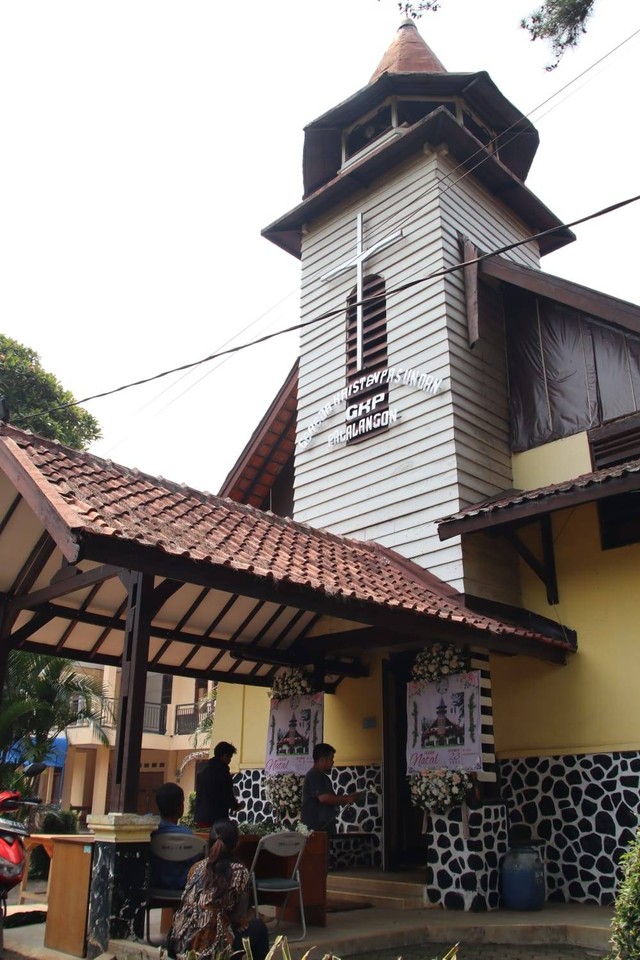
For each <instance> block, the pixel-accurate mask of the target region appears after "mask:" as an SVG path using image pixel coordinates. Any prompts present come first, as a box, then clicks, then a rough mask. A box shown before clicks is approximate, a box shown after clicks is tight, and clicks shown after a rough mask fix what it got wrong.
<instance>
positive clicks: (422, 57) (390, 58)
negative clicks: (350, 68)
mask: <svg viewBox="0 0 640 960" xmlns="http://www.w3.org/2000/svg"><path fill="white" fill-rule="evenodd" d="M446 72H447V71H446V69H445V67H444V66H443V65H442V63H441V62H440V60H438V58H437V57H436V55H435V53H434V52H433V51H432V50H430V49H429V47H428V46H427V44H426V43H425V42H424V40H423V39H422V37H421V36H420V34H419V32H418V28H417V27H416V25H415V23H414V22H413V20H405V21H404V22H403V23H401V24H400V26H399V28H398V32H397V34H396V35H395V37H394V39H393V41H392V43H391V46H390V47H389V49H388V50H387V52H386V53H385V55H384V57H383V58H382V60H381V61H380V63H379V64H378V66H377V67H376V69H375V71H374V73H373V76H372V77H371V79H370V80H369V83H373V82H374V80H377V79H378V77H381V76H382V74H383V73H446Z"/></svg>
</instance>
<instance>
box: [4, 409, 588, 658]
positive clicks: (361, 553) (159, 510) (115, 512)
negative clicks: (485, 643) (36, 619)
mask: <svg viewBox="0 0 640 960" xmlns="http://www.w3.org/2000/svg"><path fill="white" fill-rule="evenodd" d="M0 469H4V470H5V472H8V473H9V475H10V476H12V477H13V478H14V484H15V485H16V486H17V487H18V489H19V490H20V492H22V493H23V496H27V498H28V499H29V501H30V503H31V506H32V508H33V507H34V501H46V502H47V504H49V506H50V507H51V508H53V511H55V515H56V516H57V518H58V520H60V521H61V522H62V523H61V525H60V524H58V526H57V529H58V533H59V531H60V529H65V530H67V531H68V532H69V533H70V537H67V542H68V543H69V542H70V543H72V544H75V545H76V546H77V557H79V558H81V557H86V558H87V559H91V558H92V554H91V541H92V538H94V537H98V538H100V539H101V540H102V538H104V537H108V538H110V540H111V541H112V542H113V543H114V544H121V545H122V547H123V559H122V561H121V562H122V563H123V565H124V564H126V563H127V560H129V561H130V559H131V556H132V555H133V554H132V552H131V550H129V551H128V552H127V549H126V548H127V547H130V546H131V545H134V546H135V547H138V548H143V549H144V548H146V549H148V550H149V551H154V552H155V554H156V556H157V557H158V558H159V561H158V562H159V563H161V557H162V556H163V555H165V556H169V557H175V558H181V559H183V560H188V561H190V562H193V563H194V564H205V565H207V566H209V567H211V568H217V569H226V570H232V571H238V572H244V573H251V574H253V575H255V576H257V577H259V578H267V579H268V580H270V581H272V582H273V583H274V589H275V588H276V587H277V586H278V585H280V584H292V585H297V586H299V587H307V588H311V589H312V590H313V591H315V592H316V593H317V594H318V595H320V596H324V597H327V598H340V599H341V600H343V601H345V607H344V617H345V619H349V618H351V619H353V620H359V621H360V622H371V623H374V622H375V609H378V610H385V611H387V612H390V611H396V612H398V613H399V614H403V615H404V616H405V617H406V616H407V614H410V615H411V616H412V617H417V618H418V619H420V620H421V619H422V618H423V617H425V616H426V617H428V618H435V619H436V620H439V621H449V622H451V623H457V624H460V625H463V626H465V627H468V628H471V629H472V630H473V631H474V632H477V633H478V642H479V643H482V635H483V634H484V635H486V634H493V635H495V636H502V637H512V638H513V639H514V641H515V640H517V639H518V638H522V639H527V640H533V641H536V642H538V643H540V644H543V645H547V644H549V645H552V646H556V647H559V648H561V649H563V650H570V649H572V646H571V644H570V643H569V642H568V641H564V640H557V639H552V638H550V637H549V636H546V635H544V634H542V633H538V632H536V631H534V630H529V629H525V628H522V627H519V626H514V625H511V624H509V623H505V622H502V621H500V620H497V619H494V618H492V617H487V616H483V615H480V614H477V613H474V612H473V611H471V610H470V609H469V608H467V607H465V606H464V603H463V598H462V596H461V594H459V593H458V592H457V591H455V590H454V589H453V588H452V587H451V586H449V585H448V584H446V583H444V582H443V581H441V580H439V579H438V578H436V577H434V576H433V575H431V574H429V573H428V572H426V571H424V570H423V569H422V568H421V567H419V566H417V565H416V564H414V563H412V562H410V561H408V560H406V559H404V558H402V557H401V556H399V555H398V554H396V553H395V552H393V551H391V550H389V549H387V548H385V547H382V546H380V545H378V544H376V543H372V542H363V541H357V540H350V539H347V538H346V537H341V536H337V535H335V534H332V533H327V532H326V531H324V530H319V529H315V528H313V527H311V526H308V525H306V524H303V523H299V522H296V521H293V520H289V519H284V518H281V517H278V516H275V515H273V514H270V513H263V512H261V511H260V510H257V509H255V508H254V507H250V506H247V505H245V504H238V503H235V502H233V501H231V500H223V499H221V498H219V497H216V496H213V495H211V494H207V493H202V492H200V491H198V490H194V489H192V488H190V487H188V486H180V485H178V484H175V483H172V482H170V481H168V480H164V479H162V478H159V477H152V476H149V475H147V474H145V473H141V472H140V471H138V470H135V469H129V468H127V467H123V466H120V465H118V464H115V463H112V462H111V461H108V460H103V459H101V458H99V457H96V456H93V455H92V454H90V453H86V452H79V451H76V450H71V449H69V448H67V447H64V446H62V445H60V444H58V443H56V442H55V441H51V440H45V439H42V438H40V437H37V436H33V435H31V434H28V433H23V432H22V431H20V430H17V429H16V428H13V427H10V426H7V425H3V426H2V428H1V429H0ZM52 522H53V521H52ZM52 535H53V536H55V532H54V533H53V534H52ZM71 553H72V550H71V549H70V548H69V547H68V546H67V550H66V555H67V559H70V560H72V561H73V560H74V559H76V557H74V556H71V555H70V554H71ZM124 558H127V559H124ZM159 572H160V571H159ZM350 601H354V602H355V607H351V605H350ZM363 609H364V615H363ZM468 642H471V641H468Z"/></svg>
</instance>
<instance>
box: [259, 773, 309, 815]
mask: <svg viewBox="0 0 640 960" xmlns="http://www.w3.org/2000/svg"><path fill="white" fill-rule="evenodd" d="M303 782H304V777H303V776H301V775H300V774H298V773H278V774H276V775H275V776H271V777H265V778H264V791H265V793H266V795H267V800H268V801H269V803H270V804H271V806H272V807H273V809H274V811H275V814H276V817H277V818H278V819H279V820H280V819H282V818H283V817H287V818H292V817H298V816H299V815H300V810H301V809H302V784H303Z"/></svg>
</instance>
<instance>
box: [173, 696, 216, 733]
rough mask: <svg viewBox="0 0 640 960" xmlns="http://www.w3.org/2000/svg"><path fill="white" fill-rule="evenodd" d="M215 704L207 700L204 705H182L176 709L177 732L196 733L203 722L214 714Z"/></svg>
mask: <svg viewBox="0 0 640 960" xmlns="http://www.w3.org/2000/svg"><path fill="white" fill-rule="evenodd" d="M214 708H215V703H214V702H213V700H207V701H205V702H204V703H180V704H178V706H177V707H176V727H175V732H176V733H177V734H179V733H195V732H196V730H197V728H198V727H199V726H200V724H201V723H202V721H203V720H205V719H206V718H207V717H210V716H211V715H212V714H213V711H214Z"/></svg>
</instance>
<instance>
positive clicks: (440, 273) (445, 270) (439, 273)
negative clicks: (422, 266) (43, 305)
mask: <svg viewBox="0 0 640 960" xmlns="http://www.w3.org/2000/svg"><path fill="white" fill-rule="evenodd" d="M638 200H640V194H638V195H636V196H634V197H628V198H627V199H626V200H620V201H619V202H618V203H614V204H611V205H610V206H608V207H603V208H602V209H601V210H597V211H595V213H590V214H587V215H586V216H584V217H580V218H579V219H578V220H573V221H572V222H571V223H563V224H559V225H558V226H557V227H549V228H548V229H547V230H541V231H540V232H539V233H534V234H531V235H530V236H528V237H525V238H524V239H522V240H516V241H514V242H513V243H508V244H505V245H504V246H502V247H498V248H496V249H495V250H491V251H489V252H488V253H482V254H480V255H479V256H477V257H473V258H472V259H470V260H464V261H462V262H461V263H456V264H453V265H452V266H450V267H442V268H441V269H440V270H435V271H433V272H432V273H429V274H427V276H426V277H418V278H416V279H414V280H409V281H407V282H406V283H402V284H399V285H398V286H396V287H392V288H390V289H388V290H387V293H386V295H387V296H388V297H389V296H392V295H393V294H396V293H401V292H403V291H404V290H409V289H410V288H411V287H415V286H417V285H418V284H421V283H428V282H430V281H431V280H436V279H438V278H439V277H444V276H447V275H448V274H451V273H456V272H458V271H459V270H463V269H464V268H465V267H468V266H472V265H473V264H476V263H482V261H483V260H488V259H489V258H490V257H495V256H499V255H500V254H503V253H508V251H509V250H514V249H516V248H517V247H521V246H523V245H524V244H525V243H531V242H532V241H534V240H539V239H541V238H542V237H546V236H549V235H550V234H552V233H557V232H558V231H559V230H568V229H570V228H571V227H576V226H578V225H579V224H581V223H586V222H587V221H589V220H595V219H596V218H598V217H603V216H606V215H607V214H609V213H613V212H614V211H615V210H620V209H621V208H622V207H626V206H628V205H629V204H630V203H636V202H637V201H638ZM371 299H373V300H376V299H378V298H377V297H376V296H373V297H369V298H367V297H365V298H364V299H363V300H361V301H360V303H362V304H363V305H365V304H367V303H368V302H369V300H371ZM356 306H358V303H353V304H350V305H349V308H347V307H346V306H341V307H336V308H335V309H333V310H327V311H325V312H324V313H321V314H319V315H318V316H317V317H312V318H311V319H309V320H304V321H302V323H296V324H293V325H292V326H290V327H285V328H283V329H282V330H276V331H274V332H272V333H267V334H264V335H263V336H262V337H257V338H256V339H255V340H250V341H248V342H247V343H242V344H238V345H237V346H235V347H228V348H227V349H225V350H219V351H217V352H216V353H212V354H210V355H209V356H207V357H202V358H201V359H200V360H194V361H192V362H191V363H183V364H181V365H180V366H178V367H172V368H171V369H169V370H163V371H162V372H161V373H156V374H153V375H152V376H150V377H144V378H142V379H141V380H134V381H132V382H130V383H125V384H122V385H121V386H119V387H114V388H112V389H111V390H103V391H102V392H101V393H94V394H91V396H89V397H84V398H83V399H82V400H72V401H69V402H68V403H63V404H59V405H58V406H55V407H50V408H49V409H47V410H43V411H40V412H39V413H32V414H29V415H28V416H25V417H18V418H17V422H18V423H27V422H28V421H30V420H34V419H36V418H37V417H41V416H47V415H48V414H51V413H57V412H58V411H60V410H67V409H69V407H77V406H79V405H81V404H84V403H89V402H90V401H91V400H98V399H100V398H102V397H109V396H112V395H113V394H115V393H121V392H122V391H123V390H129V389H131V388H132V387H139V386H142V385H143V384H145V383H151V382H153V381H154V380H160V379H161V378H162V377H167V376H169V375H170V374H172V373H180V372H181V371H182V370H189V369H192V368H193V367H198V366H201V365H202V364H203V363H209V362H210V361H211V360H216V359H218V357H225V356H228V355H229V354H233V353H239V352H241V351H242V350H248V349H249V347H255V346H257V345H259V344H261V343H266V342H267V341H268V340H273V339H274V338H275V337H280V336H284V334H287V333H292V332H293V331H294V330H302V329H304V328H305V327H309V326H312V325H313V324H316V323H320V321H322V320H330V319H332V318H333V317H336V316H341V315H342V314H344V313H345V312H346V310H347V309H353V308H354V307H356Z"/></svg>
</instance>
